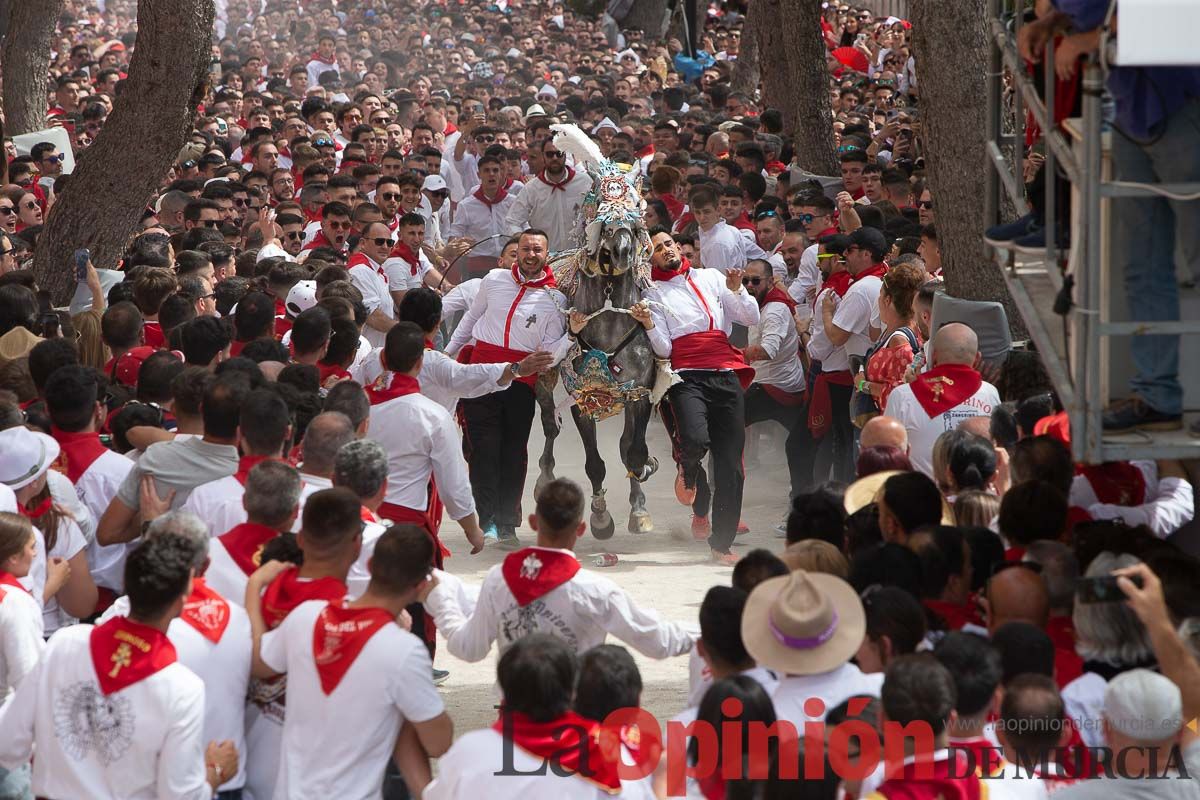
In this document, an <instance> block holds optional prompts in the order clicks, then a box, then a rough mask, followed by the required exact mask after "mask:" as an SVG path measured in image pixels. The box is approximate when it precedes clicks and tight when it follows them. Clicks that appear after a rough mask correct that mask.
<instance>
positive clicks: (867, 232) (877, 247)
mask: <svg viewBox="0 0 1200 800" xmlns="http://www.w3.org/2000/svg"><path fill="white" fill-rule="evenodd" d="M850 244H853V245H858V246H859V247H864V248H867V249H869V250H874V251H875V252H884V253H886V252H887V250H888V243H887V239H885V238H884V236H883V232H882V231H881V230H879V229H878V228H870V227H867V226H865V225H864V226H863V227H861V228H859V229H858V230H856V231H854V232H853V233H851V234H850Z"/></svg>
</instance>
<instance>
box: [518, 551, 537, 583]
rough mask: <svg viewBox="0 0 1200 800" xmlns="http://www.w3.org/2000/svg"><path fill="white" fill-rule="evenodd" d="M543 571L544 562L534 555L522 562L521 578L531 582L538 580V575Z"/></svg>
mask: <svg viewBox="0 0 1200 800" xmlns="http://www.w3.org/2000/svg"><path fill="white" fill-rule="evenodd" d="M541 571H542V562H541V561H539V560H538V557H537V556H535V555H534V554H533V553H530V554H529V555H528V556H526V557H525V560H524V561H522V562H521V577H522V578H527V579H529V580H531V581H532V580H536V579H537V576H538V573H540V572H541Z"/></svg>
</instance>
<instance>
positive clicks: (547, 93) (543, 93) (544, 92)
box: [537, 83, 558, 100]
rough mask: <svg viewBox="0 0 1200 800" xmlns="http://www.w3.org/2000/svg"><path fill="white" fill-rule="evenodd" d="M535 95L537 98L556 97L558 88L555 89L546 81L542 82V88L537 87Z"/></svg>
mask: <svg viewBox="0 0 1200 800" xmlns="http://www.w3.org/2000/svg"><path fill="white" fill-rule="evenodd" d="M537 97H538V99H539V100H541V99H542V98H543V97H549V98H551V99H557V98H558V90H557V89H555V88H554V87H553V86H551V85H550V84H548V83H543V84H542V88H540V89H538V91H537Z"/></svg>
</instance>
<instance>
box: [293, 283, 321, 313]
mask: <svg viewBox="0 0 1200 800" xmlns="http://www.w3.org/2000/svg"><path fill="white" fill-rule="evenodd" d="M316 304H317V282H316V281H300V282H299V283H297V284H296V285H295V286H293V287H292V288H291V289H290V290H288V296H287V303H286V306H287V310H288V313H289V314H291V315H292V316H293V317H295V316H298V315H299V314H300V313H301V312H303V311H308V310H309V309H310V308H312V307H313V306H315V305H316Z"/></svg>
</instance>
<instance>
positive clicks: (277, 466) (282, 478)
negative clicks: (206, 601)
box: [205, 423, 311, 605]
mask: <svg viewBox="0 0 1200 800" xmlns="http://www.w3.org/2000/svg"><path fill="white" fill-rule="evenodd" d="M309 427H310V428H311V423H310V426H309ZM303 485H305V484H302V482H301V478H300V474H299V473H298V472H297V471H296V468H295V467H293V466H291V465H290V464H287V463H284V462H283V461H262V462H259V463H258V464H256V465H255V466H254V468H253V469H251V470H250V472H249V474H248V475H247V477H246V489H245V492H244V493H243V495H242V507H243V508H244V509H245V511H246V521H245V522H242V523H240V524H237V525H234V526H233V527H232V528H230V529H229V530H227V531H225V533H223V534H221V535H219V536H215V537H213V538H212V539H210V540H209V545H208V557H209V565H208V570H207V571H206V572H205V578H206V579H207V581H208V585H209V586H211V587H212V588H213V589H214V590H216V591H217V592H219V593H220V595H221V596H222V597H227V598H229V599H230V600H231V601H232V602H234V603H237V604H238V605H241V603H242V600H243V598H245V596H246V580H247V579H248V578H249V577H250V576H251V575H252V574H253V573H254V571H255V570H256V569H258V568H259V567H261V566H262V564H263V558H262V552H263V548H264V547H266V545H267V543H268V542H270V541H271V540H273V539H274V538H275V537H277V536H278V535H279V534H280V533H282V532H284V531H290V530H292V527H293V525H295V523H296V518H297V516H298V515H299V513H300V505H299V500H300V492H301V487H302V486H303Z"/></svg>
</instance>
